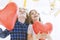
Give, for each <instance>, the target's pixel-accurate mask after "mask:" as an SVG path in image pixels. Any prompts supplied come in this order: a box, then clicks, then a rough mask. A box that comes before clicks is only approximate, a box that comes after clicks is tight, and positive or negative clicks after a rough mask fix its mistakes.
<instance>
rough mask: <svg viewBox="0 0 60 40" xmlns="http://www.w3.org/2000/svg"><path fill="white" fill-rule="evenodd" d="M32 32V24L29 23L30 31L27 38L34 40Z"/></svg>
mask: <svg viewBox="0 0 60 40" xmlns="http://www.w3.org/2000/svg"><path fill="white" fill-rule="evenodd" d="M32 33H33V30H32V25H29V26H28V32H27V34H28V36H27V40H33V35H32Z"/></svg>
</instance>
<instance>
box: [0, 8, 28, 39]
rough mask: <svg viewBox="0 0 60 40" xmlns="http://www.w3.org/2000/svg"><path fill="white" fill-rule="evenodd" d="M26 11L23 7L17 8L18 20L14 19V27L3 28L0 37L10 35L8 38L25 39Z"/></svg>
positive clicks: (26, 26) (26, 27)
mask: <svg viewBox="0 0 60 40" xmlns="http://www.w3.org/2000/svg"><path fill="white" fill-rule="evenodd" d="M27 17H28V15H27V12H26V9H24V8H19V13H18V20H17V21H16V24H15V26H14V29H13V30H11V31H9V30H7V29H6V30H4V31H2V32H0V37H2V38H5V37H6V36H7V35H9V34H10V35H11V39H10V40H27V29H28V23H27V21H28V20H27Z"/></svg>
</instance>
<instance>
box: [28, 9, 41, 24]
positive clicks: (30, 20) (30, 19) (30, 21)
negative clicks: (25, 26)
mask: <svg viewBox="0 0 60 40" xmlns="http://www.w3.org/2000/svg"><path fill="white" fill-rule="evenodd" d="M32 11H35V12H36V13H37V11H36V10H31V11H30V12H29V23H31V24H33V21H32V18H31V12H32ZM39 21H41V19H40V18H39Z"/></svg>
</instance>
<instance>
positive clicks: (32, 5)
mask: <svg viewBox="0 0 60 40" xmlns="http://www.w3.org/2000/svg"><path fill="white" fill-rule="evenodd" d="M12 1H13V2H15V3H16V4H17V6H18V7H22V8H23V1H24V0H12ZM8 2H9V0H0V9H3V8H4V7H5V6H6V5H7V4H8ZM55 4H56V5H55V7H56V8H55V9H54V11H53V12H52V13H51V14H50V11H51V10H50V4H49V0H39V1H37V2H34V1H32V0H27V6H26V8H27V9H28V11H30V10H31V9H36V10H37V11H38V12H39V13H40V17H41V20H42V23H46V22H51V23H52V24H53V31H52V33H51V37H52V40H60V37H59V36H60V18H59V17H60V14H59V15H57V16H54V14H55V13H56V12H57V11H58V10H60V1H59V0H56V3H55ZM0 28H2V29H3V30H4V29H5V27H4V26H2V25H1V24H0ZM0 40H10V35H9V36H7V37H6V38H0Z"/></svg>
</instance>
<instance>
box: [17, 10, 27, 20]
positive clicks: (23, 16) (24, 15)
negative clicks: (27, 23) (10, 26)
mask: <svg viewBox="0 0 60 40" xmlns="http://www.w3.org/2000/svg"><path fill="white" fill-rule="evenodd" d="M26 15H27V14H26V11H25V9H19V14H18V18H21V19H26Z"/></svg>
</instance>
